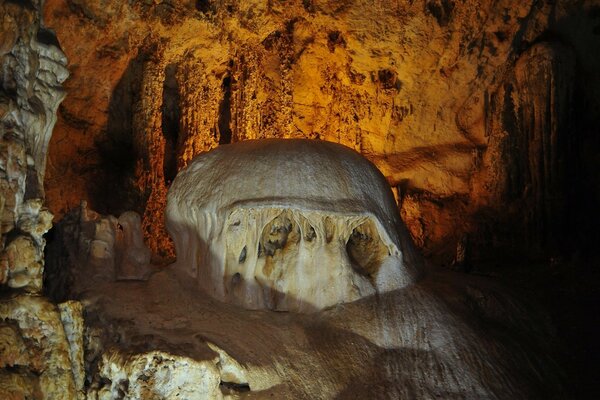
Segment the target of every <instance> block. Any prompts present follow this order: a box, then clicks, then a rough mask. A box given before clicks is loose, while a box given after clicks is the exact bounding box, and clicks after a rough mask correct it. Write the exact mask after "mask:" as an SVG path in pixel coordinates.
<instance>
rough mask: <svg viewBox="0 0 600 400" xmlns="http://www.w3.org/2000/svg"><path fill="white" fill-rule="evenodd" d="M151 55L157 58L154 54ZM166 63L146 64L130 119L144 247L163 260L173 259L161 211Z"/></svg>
mask: <svg viewBox="0 0 600 400" xmlns="http://www.w3.org/2000/svg"><path fill="white" fill-rule="evenodd" d="M154 54H160V51H156V52H155V53H154ZM165 67H166V62H165V60H164V59H162V58H161V57H160V56H154V57H153V56H152V55H151V56H150V57H149V58H148V59H147V60H145V62H144V64H143V71H142V85H141V95H140V101H139V104H137V105H136V107H135V111H134V116H133V132H134V141H135V145H136V147H137V149H138V152H139V154H140V155H141V158H140V159H138V163H137V165H136V178H137V187H138V190H139V191H140V192H141V193H142V194H143V195H144V197H146V198H147V201H146V207H145V211H144V216H143V221H142V230H143V232H144V239H145V240H146V244H147V245H148V247H150V249H151V250H152V251H153V253H154V254H157V255H159V256H162V257H172V256H173V255H174V250H173V245H172V243H171V241H170V239H169V237H168V235H167V234H166V231H165V227H164V221H163V217H162V214H163V210H164V209H165V205H166V201H167V187H166V185H165V177H164V154H165V138H164V136H163V132H162V99H163V87H164V80H165Z"/></svg>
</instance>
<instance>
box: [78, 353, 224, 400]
mask: <svg viewBox="0 0 600 400" xmlns="http://www.w3.org/2000/svg"><path fill="white" fill-rule="evenodd" d="M99 377H101V378H102V379H103V381H104V383H101V384H100V386H99V387H98V388H94V389H92V390H90V391H89V392H88V395H87V399H90V400H91V399H94V400H111V399H118V398H122V399H132V400H133V399H164V400H178V399H189V400H209V399H216V400H218V399H222V398H223V396H222V394H221V391H220V390H219V384H220V382H221V381H220V376H219V370H218V369H217V367H216V366H215V363H214V362H213V360H207V361H195V360H193V359H190V358H188V357H182V356H173V355H171V354H168V353H165V352H162V351H152V352H148V353H142V354H132V355H125V354H121V353H119V352H117V351H107V352H105V353H104V354H103V356H102V361H101V363H100V365H99Z"/></svg>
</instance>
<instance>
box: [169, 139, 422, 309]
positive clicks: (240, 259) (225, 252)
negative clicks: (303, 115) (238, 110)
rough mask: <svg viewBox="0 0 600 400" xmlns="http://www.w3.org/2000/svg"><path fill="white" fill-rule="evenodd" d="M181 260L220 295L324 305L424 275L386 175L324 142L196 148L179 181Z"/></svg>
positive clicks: (245, 301) (172, 212) (174, 190)
mask: <svg viewBox="0 0 600 400" xmlns="http://www.w3.org/2000/svg"><path fill="white" fill-rule="evenodd" d="M166 220H167V227H168V229H169V232H170V233H171V237H172V238H173V240H174V242H175V247H176V249H177V256H178V258H177V259H178V261H177V264H178V265H179V266H180V267H181V268H182V269H185V270H186V271H188V273H189V274H190V275H191V276H193V277H194V278H195V279H196V280H197V281H198V283H199V284H200V286H201V287H202V288H204V290H206V291H207V292H208V293H210V294H212V295H213V296H215V297H216V298H218V299H223V300H227V301H230V302H233V303H236V304H241V305H244V306H246V307H248V308H255V309H261V308H268V309H275V310H303V311H306V310H309V309H321V308H323V307H327V306H331V305H335V304H337V303H341V302H349V301H354V300H357V299H359V298H361V297H365V296H369V295H373V294H375V293H384V292H387V291H390V290H394V289H400V288H402V287H405V286H408V285H410V284H412V283H413V282H414V281H415V279H416V277H417V275H418V272H419V263H418V260H417V258H416V257H415V255H414V250H413V249H412V247H411V246H412V245H411V243H410V238H409V237H408V234H407V232H406V229H405V227H404V226H403V224H402V222H401V221H400V216H399V214H398V209H397V207H396V203H395V201H394V197H393V195H392V192H391V190H390V188H389V186H388V185H387V182H386V181H385V178H384V177H383V176H382V175H381V173H380V172H379V171H378V170H377V168H376V167H375V166H374V165H372V164H371V163H369V162H368V161H367V160H366V159H364V158H363V157H361V156H360V155H359V154H358V153H356V152H355V151H353V150H351V149H349V148H347V147H345V146H341V145H338V144H335V143H330V142H324V141H318V140H313V141H311V140H298V139H296V140H293V139H288V140H277V139H271V140H251V141H244V142H240V143H236V144H230V145H224V146H221V147H219V148H217V149H215V150H213V151H211V152H208V153H205V154H203V155H201V156H199V157H197V158H196V159H195V160H194V161H193V162H192V163H190V164H189V166H188V167H187V168H185V169H184V170H183V171H181V172H180V173H179V174H178V175H177V178H176V179H175V181H174V182H173V185H172V186H171V188H170V190H169V196H168V204H167V208H166Z"/></svg>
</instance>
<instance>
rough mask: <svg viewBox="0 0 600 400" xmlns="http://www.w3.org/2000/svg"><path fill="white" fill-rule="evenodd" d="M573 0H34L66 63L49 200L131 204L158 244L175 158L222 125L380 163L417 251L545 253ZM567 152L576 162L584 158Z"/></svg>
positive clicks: (562, 164) (551, 229)
mask: <svg viewBox="0 0 600 400" xmlns="http://www.w3.org/2000/svg"><path fill="white" fill-rule="evenodd" d="M592 6H593V4H592V2H583V3H581V2H570V1H561V2H557V3H554V2H533V1H524V2H514V1H511V0H504V1H495V2H492V1H483V2H482V1H464V2H458V1H415V2H411V3H405V2H394V1H392V2H387V1H386V2H383V1H373V2H360V1H352V2H347V1H316V0H314V1H285V2H284V1H259V0H254V1H248V2H233V1H208V0H206V1H202V2H190V1H164V2H154V3H139V2H136V3H133V4H131V5H128V4H122V3H121V2H114V1H113V2H110V1H109V2H104V3H103V4H102V5H100V4H97V3H96V2H93V1H86V0H49V1H47V2H46V5H45V20H46V23H47V24H48V25H50V26H52V27H54V28H55V29H56V31H57V35H58V37H59V38H61V44H62V46H63V49H64V51H65V53H66V54H67V56H68V58H69V61H70V70H71V73H72V77H71V78H70V80H69V81H68V82H67V83H66V88H67V91H68V93H69V96H68V97H67V99H66V100H65V101H64V102H63V104H62V106H61V108H60V109H59V118H58V122H57V126H56V130H55V133H54V135H53V137H52V142H51V147H50V155H49V165H48V173H47V179H46V190H47V198H48V203H49V206H50V208H51V209H52V210H53V211H54V212H55V213H57V214H58V215H59V216H60V215H62V214H64V213H65V212H66V211H68V210H69V209H72V208H74V207H75V206H77V205H78V204H79V202H80V200H81V199H85V200H87V201H88V202H89V203H90V204H91V206H92V208H94V209H96V210H99V211H100V212H103V213H112V214H119V213H120V212H122V211H125V210H127V209H133V210H136V211H138V212H139V213H141V214H142V215H144V230H145V233H146V240H147V241H148V244H149V245H150V246H151V248H152V249H153V250H154V252H155V253H157V254H162V255H171V254H172V253H171V247H170V246H169V244H168V242H167V241H166V239H165V238H166V235H165V234H164V231H163V228H162V220H163V218H162V211H163V208H164V202H165V195H166V191H167V189H168V185H169V183H170V181H171V180H172V179H173V177H174V174H175V171H176V169H180V168H182V167H183V166H185V165H186V164H187V163H188V162H189V161H190V160H191V159H192V158H193V157H194V156H195V155H196V154H198V153H200V152H203V151H207V150H209V149H211V148H214V147H216V146H218V145H220V144H224V143H229V142H235V141H240V140H246V139H260V138H269V137H281V138H297V137H302V138H315V139H322V140H330V141H335V142H340V143H343V144H345V145H347V146H350V147H352V148H354V149H356V150H357V151H359V152H361V153H362V154H364V155H365V156H366V157H367V158H369V159H370V160H371V161H373V162H374V163H375V164H376V165H377V166H378V167H379V168H380V169H381V171H382V172H383V173H384V174H385V176H386V177H387V178H388V181H389V182H390V185H391V186H392V188H393V189H394V191H395V193H396V194H397V197H398V200H399V205H400V209H401V213H402V216H403V218H404V220H405V221H406V223H407V225H408V227H409V230H410V231H411V234H412V235H413V238H414V240H415V242H416V243H417V244H418V245H419V246H420V247H421V248H422V249H423V250H424V252H425V253H426V254H427V255H432V256H436V258H437V259H439V260H441V261H443V262H450V261H451V260H452V259H454V258H455V257H456V253H457V251H458V252H459V253H460V252H462V251H467V250H468V252H469V254H472V255H473V256H476V257H483V256H484V255H486V254H487V255H492V254H495V253H502V254H506V253H507V252H506V249H510V252H509V253H510V254H515V255H516V254H530V255H540V254H545V252H546V251H547V250H548V249H552V248H554V246H555V245H556V243H560V242H561V238H560V236H561V232H562V231H564V230H565V227H566V226H567V225H568V223H569V222H568V221H569V220H573V218H571V217H570V216H568V215H567V214H568V213H565V210H569V201H570V200H569V199H570V197H569V193H571V192H570V191H569V190H570V189H569V188H567V189H565V186H572V185H566V180H567V178H568V177H567V174H569V173H573V171H575V170H576V168H575V167H573V164H574V161H573V160H577V159H578V157H576V155H574V151H572V148H573V147H577V146H579V144H578V143H575V142H576V140H577V139H575V138H574V131H575V130H578V129H580V127H578V126H577V124H576V123H575V121H577V120H578V118H577V116H574V115H573V112H572V106H571V99H573V98H577V97H578V95H577V93H575V92H576V91H577V90H579V91H584V92H586V93H590V92H591V93H593V90H597V89H596V88H597V87H598V86H599V81H600V79H599V77H598V74H597V73H596V74H594V72H593V68H592V67H593V66H594V63H595V62H596V61H595V59H594V58H593V57H590V56H589V55H587V53H588V52H589V50H590V49H593V48H594V44H597V43H598V36H597V35H596V36H594V34H592V33H591V31H593V29H595V28H594V26H595V25H594V24H597V23H598V22H595V21H598V20H597V16H595V13H594V10H595V8H594V7H592ZM577 13H580V14H581V15H579V16H577V15H578V14H577ZM574 16H575V17H574ZM570 19H573V20H580V22H579V25H577V24H576V23H574V22H573V21H570ZM581 21H584V23H582V22H581ZM582 29H589V30H590V32H588V33H587V34H586V33H582V32H581V30H582ZM577 35H579V36H585V41H582V42H580V41H578V40H576V39H577V37H578V36H577ZM586 35H587V36H586ZM590 38H591V39H590ZM582 55H584V56H582ZM582 71H583V72H586V71H587V75H586V78H587V82H586V85H583V86H584V87H583V88H581V87H578V86H577V79H573V78H574V77H575V78H577V76H579V75H580V74H581V73H582ZM590 88H592V89H590ZM579 97H581V96H579ZM588 97H589V98H592V99H593V98H594V97H593V96H590V95H588ZM583 106H584V107H583V108H584V110H587V111H589V110H593V109H594V107H597V100H591V101H589V102H588V104H584V105H583ZM589 126H593V118H592V120H591V121H588V122H587V125H585V127H589ZM586 129H588V133H587V135H588V141H592V142H593V139H591V138H593V137H594V135H593V129H590V128H586ZM584 130H585V129H584ZM582 135H583V134H582ZM580 147H581V146H580ZM584 147H585V146H584ZM586 160H591V161H589V162H588V161H586V162H584V163H583V164H582V165H580V166H579V170H578V171H579V172H578V173H580V174H583V175H585V171H588V172H587V173H588V175H593V174H591V173H589V171H592V170H593V168H594V166H596V165H597V164H595V163H597V161H594V156H588V157H587V158H586ZM586 163H587V164H586ZM578 185H579V184H578ZM575 186H577V185H575ZM579 186H582V185H579ZM579 186H578V187H579ZM597 186H598V185H596V187H597ZM577 190H580V189H573V190H572V192H573V193H575V192H577ZM594 190H595V191H594ZM574 196H575V194H571V198H573V197H574ZM591 197H592V199H593V198H597V189H593V190H592V193H591ZM590 204H591V203H590ZM567 228H568V227H567ZM457 249H458V250H457ZM465 249H467V250H465ZM490 250H492V252H490Z"/></svg>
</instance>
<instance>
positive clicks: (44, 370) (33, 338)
mask: <svg viewBox="0 0 600 400" xmlns="http://www.w3.org/2000/svg"><path fill="white" fill-rule="evenodd" d="M0 319H2V320H5V321H8V322H10V323H12V324H15V325H16V326H17V327H18V329H19V333H20V335H21V337H22V338H23V341H24V343H26V346H27V352H28V354H29V363H28V364H27V365H25V366H24V367H26V369H25V371H27V372H28V373H32V374H34V375H35V376H36V380H37V385H38V387H39V391H40V393H41V395H40V398H41V399H47V400H52V399H63V398H65V399H75V398H76V388H75V385H74V381H73V375H72V370H73V368H72V364H71V360H70V358H69V345H68V341H67V338H66V336H65V331H64V328H63V325H62V322H61V318H60V313H59V311H58V309H57V307H56V306H55V305H53V304H52V303H50V302H49V301H48V300H47V299H45V298H43V297H35V296H29V295H20V296H17V297H14V298H11V299H5V300H3V301H1V302H0ZM24 376H27V375H26V374H25V375H24ZM15 379H16V378H15ZM19 379H20V378H19Z"/></svg>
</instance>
